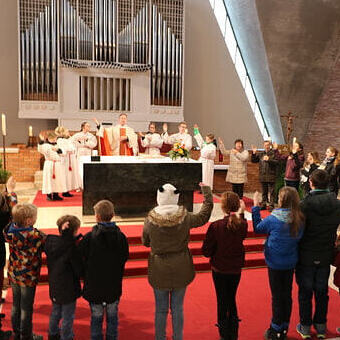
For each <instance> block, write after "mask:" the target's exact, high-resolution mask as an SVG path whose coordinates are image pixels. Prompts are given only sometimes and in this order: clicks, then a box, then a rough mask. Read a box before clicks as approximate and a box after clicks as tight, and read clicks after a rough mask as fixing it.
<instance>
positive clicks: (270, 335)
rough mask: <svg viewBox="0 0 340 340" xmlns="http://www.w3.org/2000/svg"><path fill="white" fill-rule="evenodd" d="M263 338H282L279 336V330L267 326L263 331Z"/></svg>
mask: <svg viewBox="0 0 340 340" xmlns="http://www.w3.org/2000/svg"><path fill="white" fill-rule="evenodd" d="M264 338H265V339H266V340H281V339H284V338H283V337H282V336H281V333H279V332H276V331H275V330H274V329H273V328H271V327H270V328H268V329H267V330H266V331H265V333H264Z"/></svg>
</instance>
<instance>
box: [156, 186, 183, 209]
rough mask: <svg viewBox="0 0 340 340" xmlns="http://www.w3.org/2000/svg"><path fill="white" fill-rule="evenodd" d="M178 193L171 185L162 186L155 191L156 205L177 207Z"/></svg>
mask: <svg viewBox="0 0 340 340" xmlns="http://www.w3.org/2000/svg"><path fill="white" fill-rule="evenodd" d="M178 199H179V191H178V190H177V189H176V188H175V187H174V186H173V185H172V184H169V183H167V184H164V185H162V186H161V187H160V188H159V189H158V191H157V203H158V205H159V206H160V205H177V204H178Z"/></svg>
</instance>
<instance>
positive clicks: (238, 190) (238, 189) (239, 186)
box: [231, 183, 244, 199]
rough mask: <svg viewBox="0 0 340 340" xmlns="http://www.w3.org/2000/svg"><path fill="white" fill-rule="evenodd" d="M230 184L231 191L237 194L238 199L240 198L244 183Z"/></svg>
mask: <svg viewBox="0 0 340 340" xmlns="http://www.w3.org/2000/svg"><path fill="white" fill-rule="evenodd" d="M231 185H232V190H233V192H234V193H235V194H237V195H238V197H239V198H240V199H242V198H243V187H244V183H231Z"/></svg>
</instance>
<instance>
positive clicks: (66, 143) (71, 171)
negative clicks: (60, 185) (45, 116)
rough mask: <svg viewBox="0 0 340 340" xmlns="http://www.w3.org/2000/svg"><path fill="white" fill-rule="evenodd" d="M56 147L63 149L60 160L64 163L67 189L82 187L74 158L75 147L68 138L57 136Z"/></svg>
mask: <svg viewBox="0 0 340 340" xmlns="http://www.w3.org/2000/svg"><path fill="white" fill-rule="evenodd" d="M57 145H58V147H59V148H60V149H61V150H62V151H63V154H62V157H60V158H61V161H62V162H63V163H64V169H65V177H66V187H67V191H70V190H75V189H78V188H81V187H82V180H81V177H80V173H79V169H78V161H77V158H76V151H77V149H76V147H75V145H74V143H73V142H72V140H71V139H70V138H58V140H57Z"/></svg>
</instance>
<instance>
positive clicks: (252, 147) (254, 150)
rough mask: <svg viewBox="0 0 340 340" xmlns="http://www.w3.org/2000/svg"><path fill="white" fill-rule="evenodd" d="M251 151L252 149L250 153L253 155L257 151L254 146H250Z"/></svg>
mask: <svg viewBox="0 0 340 340" xmlns="http://www.w3.org/2000/svg"><path fill="white" fill-rule="evenodd" d="M251 149H252V151H253V154H255V153H256V151H257V147H256V146H254V145H252V146H251Z"/></svg>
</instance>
